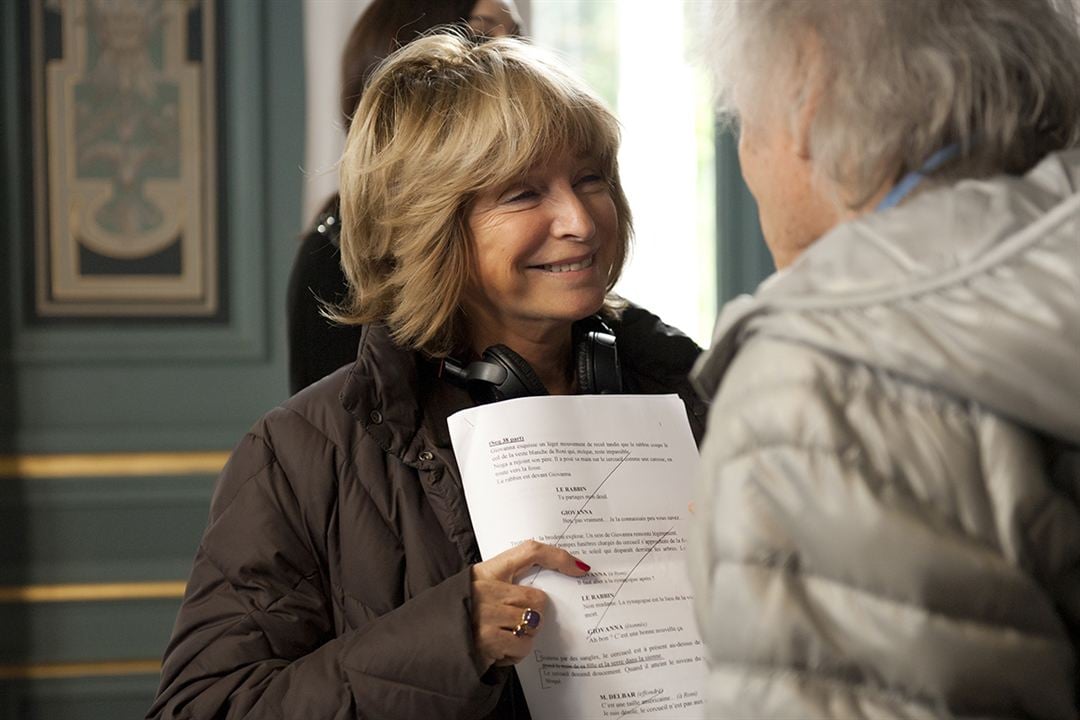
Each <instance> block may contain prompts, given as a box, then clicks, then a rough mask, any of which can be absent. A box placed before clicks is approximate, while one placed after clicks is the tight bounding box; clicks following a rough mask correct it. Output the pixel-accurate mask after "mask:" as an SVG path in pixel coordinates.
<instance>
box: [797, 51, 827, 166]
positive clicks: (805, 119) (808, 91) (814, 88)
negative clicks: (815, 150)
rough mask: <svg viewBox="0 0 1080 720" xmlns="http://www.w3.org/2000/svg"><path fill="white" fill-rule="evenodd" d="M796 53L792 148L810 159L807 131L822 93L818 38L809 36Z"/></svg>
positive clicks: (822, 79)
mask: <svg viewBox="0 0 1080 720" xmlns="http://www.w3.org/2000/svg"><path fill="white" fill-rule="evenodd" d="M802 45H803V46H802V49H801V50H800V52H799V54H798V56H797V57H798V64H799V66H800V67H799V69H797V70H796V71H795V76H796V78H797V80H796V82H797V83H798V85H799V87H798V88H797V89H796V92H795V102H796V105H797V109H796V111H795V117H794V123H793V125H794V127H792V137H793V140H794V142H795V151H796V153H797V154H798V156H799V158H800V159H802V160H806V161H809V160H810V159H811V154H812V153H811V150H810V134H811V131H812V129H813V127H814V118H816V117H817V111H818V107H819V106H820V104H821V96H822V95H823V93H824V82H825V78H824V74H823V73H822V72H821V41H820V40H819V39H818V38H817V37H816V36H810V37H808V38H806V40H805V41H804V42H803V44H802Z"/></svg>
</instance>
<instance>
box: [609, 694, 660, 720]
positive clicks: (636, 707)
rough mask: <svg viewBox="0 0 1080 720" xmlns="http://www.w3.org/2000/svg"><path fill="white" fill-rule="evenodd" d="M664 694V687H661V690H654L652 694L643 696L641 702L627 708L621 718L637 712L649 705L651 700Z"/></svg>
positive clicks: (653, 700)
mask: <svg viewBox="0 0 1080 720" xmlns="http://www.w3.org/2000/svg"><path fill="white" fill-rule="evenodd" d="M663 694H664V689H663V688H660V689H659V690H657V691H656V692H654V693H653V694H652V695H649V696H648V697H644V698H642V699H641V702H639V703H638V704H637V705H634V706H633V707H630V708H627V710H626V712H624V713H623V714H622V715H620V716H619V718H624V717H626V716H627V715H633V714H635V713H636V712H637V711H638V710H640V709H641V708H642V707H644V706H645V705H648V704H649V703H651V702H656V698H658V697H660V696H661V695H663Z"/></svg>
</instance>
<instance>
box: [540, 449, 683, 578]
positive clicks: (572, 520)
mask: <svg viewBox="0 0 1080 720" xmlns="http://www.w3.org/2000/svg"><path fill="white" fill-rule="evenodd" d="M628 457H630V451H629V450H627V451H626V454H625V455H623V456H622V458H620V459H619V462H617V463H615V467H613V468H611V471H610V472H609V473H608V474H607V475H606V476H604V479H603V480H601V481H600V484H599V485H597V486H596V489H595V490H593V491H592V492H591V493H590V494H589V497H587V498H585V501H584V502H583V503H581V507H579V508H578V509H577V510H576V511H575V512H574V516H573V517H572V518H570V519H569V520H567V521H566V527H564V528H563V531H562V532H561V533H559V537H557V538H555V542H554V543H552V544H553V545H554V546H555V547H562V545H561V544H560V543H562V539H563V537H564V536H565V535H566V533H567V532H568V531H569V530H570V528H572V527H573V526H574V523H576V522H577V521H578V518H579V517H581V511H582V510H584V509H585V508H586V507H588V505H589V503H590V502H592V499H593V498H594V497H596V493H598V492H600V488H602V487H604V483H606V482H607V481H608V478H610V477H611V476H612V475H614V474H615V471H616V470H618V469H619V468H620V467H622V464H623V463H624V462H626V458H628ZM668 532H671V531H670V530H669V531H668ZM635 567H636V566H635ZM543 571H544V568H542V567H537V568H536V572H534V573H533V574H532V577H530V578H529V579H528V580H527V581H525V584H527V585H532V584H533V581H534V580H536V576H537V575H539V574H540V573H541V572H543Z"/></svg>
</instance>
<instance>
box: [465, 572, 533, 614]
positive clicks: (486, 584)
mask: <svg viewBox="0 0 1080 720" xmlns="http://www.w3.org/2000/svg"><path fill="white" fill-rule="evenodd" d="M472 596H473V605H474V606H477V607H478V606H480V605H483V604H492V605H514V606H517V607H519V608H521V609H522V610H524V609H525V608H527V607H531V608H535V609H537V610H539V611H540V612H543V611H544V610H545V609H546V608H547V604H548V597H547V593H545V592H544V591H543V590H540V589H538V588H534V587H529V586H528V585H514V584H512V583H508V582H502V581H500V580H483V579H476V580H473V584H472Z"/></svg>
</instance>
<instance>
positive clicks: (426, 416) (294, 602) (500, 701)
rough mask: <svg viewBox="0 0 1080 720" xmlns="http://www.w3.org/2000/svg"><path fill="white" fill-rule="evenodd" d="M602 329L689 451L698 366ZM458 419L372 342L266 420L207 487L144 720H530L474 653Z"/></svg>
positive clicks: (627, 374)
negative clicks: (678, 426)
mask: <svg viewBox="0 0 1080 720" xmlns="http://www.w3.org/2000/svg"><path fill="white" fill-rule="evenodd" d="M613 329H614V330H615V333H616V336H617V338H618V346H619V351H620V358H621V360H622V363H623V374H624V382H625V384H626V386H627V388H628V389H629V390H630V391H632V392H639V393H666V392H677V393H679V395H680V396H681V397H682V398H683V399H684V401H685V402H686V403H687V409H688V415H689V418H690V421H691V426H692V428H693V430H694V434H695V436H696V438H697V439H698V440H699V441H700V439H701V435H702V433H703V432H704V418H705V415H706V408H705V405H704V404H703V403H702V402H701V401H700V400H699V399H698V398H697V396H696V395H695V393H694V392H693V390H692V389H691V388H690V385H689V384H688V382H687V380H686V376H687V373H688V372H689V370H690V367H691V365H692V364H693V362H694V360H695V359H696V357H697V356H698V354H699V353H700V350H699V348H698V347H697V346H696V345H695V344H694V343H693V342H692V341H691V340H689V339H688V338H686V337H685V336H683V335H681V334H679V333H678V332H677V331H674V330H673V329H671V328H669V327H667V326H665V325H663V324H662V323H660V322H659V321H658V320H657V319H656V318H655V316H653V315H651V314H649V313H647V312H645V311H644V310H641V309H639V308H634V307H631V308H629V309H628V310H626V311H625V313H624V315H623V319H622V321H621V322H619V323H614V324H613ZM469 405H471V402H470V400H469V398H468V396H467V395H466V394H464V393H463V392H462V391H460V390H458V389H457V388H454V387H451V386H450V385H448V384H447V383H446V382H444V381H440V380H438V379H437V378H436V376H435V367H434V365H433V364H432V363H430V362H428V361H425V360H424V359H422V358H421V357H420V356H418V355H417V354H415V353H412V352H408V351H405V350H402V349H401V348H399V347H398V346H396V345H395V344H394V343H393V342H392V341H391V340H390V338H389V336H388V334H387V333H386V331H385V329H383V328H380V327H373V328H366V329H365V330H364V332H363V334H362V336H361V340H360V349H359V354H358V358H357V361H356V363H355V364H354V365H353V366H351V367H347V368H342V369H341V370H338V371H337V372H336V373H334V374H332V375H330V376H329V377H327V378H325V379H324V380H322V381H320V382H319V383H316V384H315V385H313V386H311V387H309V388H308V389H306V390H305V391H303V392H301V393H300V394H298V395H296V396H295V397H293V398H292V399H290V400H289V401H288V402H286V403H285V404H284V405H282V406H281V407H278V408H277V409H275V410H273V411H271V412H270V413H269V414H267V415H266V416H265V417H263V418H262V419H261V420H260V421H259V422H258V423H257V424H256V425H255V427H254V428H252V430H251V432H249V433H248V434H247V436H246V437H244V439H243V440H242V441H241V442H240V444H239V445H238V446H237V448H236V449H235V451H234V452H233V455H232V457H231V459H230V460H229V462H228V464H227V465H226V466H225V469H224V470H223V471H222V474H221V477H220V478H219V480H218V484H217V488H216V490H215V492H214V497H213V502H212V505H211V511H210V521H209V525H208V527H207V529H206V532H205V534H204V535H203V538H202V542H201V543H200V545H199V548H198V551H197V553H196V556H195V563H194V567H193V569H192V572H191V578H190V580H189V582H188V587H187V593H186V595H185V597H184V602H183V606H182V607H181V609H180V614H179V616H178V617H177V621H176V627H175V629H174V631H173V637H172V640H171V642H170V643H169V647H168V649H167V650H166V653H165V662H164V667H163V669H162V678H161V687H160V689H159V691H158V696H157V699H156V701H155V702H154V705H153V707H152V708H151V709H150V711H149V714H148V717H149V718H193V719H197V720H209V719H210V718H289V719H292V718H295V719H297V720H321V719H323V718H379V719H383V718H412V719H415V720H427V719H430V718H483V717H492V718H527V717H528V710H527V708H526V706H525V704H524V701H523V699H522V696H521V693H520V688H519V687H518V685H517V682H516V678H513V674H512V672H511V671H508V670H498V671H490V672H488V673H486V674H485V673H481V672H480V671H479V670H478V664H479V661H478V659H477V657H476V653H475V649H474V647H473V640H472V630H471V625H470V604H471V596H470V585H469V566H470V564H471V563H475V562H478V561H479V560H480V557H479V553H478V551H477V547H476V540H475V538H474V536H473V530H472V526H471V524H470V521H469V514H468V510H467V508H466V505H465V497H464V495H463V493H462V489H461V481H460V477H459V473H458V468H457V464H456V462H455V460H454V455H453V452H452V450H451V448H450V439H449V433H448V431H447V425H446V418H447V416H448V415H449V414H451V413H453V412H455V411H456V410H458V409H461V408H464V407H467V406H469ZM657 481H658V482H662V481H663V478H657ZM511 679H513V682H508V681H509V680H511Z"/></svg>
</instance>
